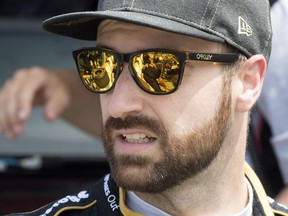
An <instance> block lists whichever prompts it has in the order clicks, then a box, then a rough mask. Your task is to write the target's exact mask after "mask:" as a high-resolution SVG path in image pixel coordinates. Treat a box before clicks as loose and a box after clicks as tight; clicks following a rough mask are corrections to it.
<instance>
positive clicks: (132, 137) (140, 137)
mask: <svg viewBox="0 0 288 216" xmlns="http://www.w3.org/2000/svg"><path fill="white" fill-rule="evenodd" d="M123 138H124V139H125V140H126V141H127V142H129V143H145V142H149V140H150V138H149V137H148V136H147V135H146V134H128V135H126V134H123Z"/></svg>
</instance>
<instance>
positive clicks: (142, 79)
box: [132, 52, 180, 94]
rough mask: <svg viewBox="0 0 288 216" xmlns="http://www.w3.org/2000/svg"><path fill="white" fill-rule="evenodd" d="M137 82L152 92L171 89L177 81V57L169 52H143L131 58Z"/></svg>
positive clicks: (169, 90)
mask: <svg viewBox="0 0 288 216" xmlns="http://www.w3.org/2000/svg"><path fill="white" fill-rule="evenodd" d="M132 61H133V62H132V64H133V68H134V71H135V72H136V76H137V79H138V81H139V84H140V85H141V86H142V87H143V88H145V89H146V90H147V91H149V92H152V93H157V94H161V93H163V94H164V93H167V92H171V91H173V90H174V89H175V88H176V86H177V84H178V81H179V74H180V69H179V59H178V58H177V56H175V55H174V54H171V53H164V52H145V53H141V54H139V55H136V56H134V58H133V60H132Z"/></svg>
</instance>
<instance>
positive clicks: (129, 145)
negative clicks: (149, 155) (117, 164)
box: [115, 131, 157, 154]
mask: <svg viewBox="0 0 288 216" xmlns="http://www.w3.org/2000/svg"><path fill="white" fill-rule="evenodd" d="M156 140H157V139H156V137H154V136H153V135H148V133H145V132H136V131H121V132H120V131H117V135H116V139H115V150H116V151H118V152H121V153H128V154H140V153H144V152H146V151H148V150H149V149H150V148H151V147H152V146H154V145H153V144H155V141H156Z"/></svg>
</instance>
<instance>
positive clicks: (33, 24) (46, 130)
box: [0, 0, 108, 215]
mask: <svg viewBox="0 0 288 216" xmlns="http://www.w3.org/2000/svg"><path fill="white" fill-rule="evenodd" d="M96 7H97V1H93V0H85V1H84V0H57V1H56V0H49V1H46V0H25V1H23V0H2V1H1V7H0V86H2V85H3V83H4V82H5V80H7V79H8V78H10V77H11V76H12V74H13V73H14V72H15V70H16V69H18V68H27V67H31V66H34V65H39V66H43V67H49V68H71V69H75V66H74V62H73V59H72V54H71V51H72V50H74V49H78V48H81V47H85V46H93V45H94V43H95V42H87V41H80V40H75V39H71V38H67V37H61V36H57V35H53V34H51V33H47V32H45V31H44V30H42V28H41V23H42V22H43V20H45V19H46V18H48V17H51V16H54V15H57V14H62V13H66V12H73V11H81V10H95V9H96ZM106 172H108V165H107V163H106V160H105V156H104V151H103V148H102V144H101V141H100V140H95V138H92V137H90V136H88V135H87V134H85V133H83V132H82V131H79V130H78V129H76V128H74V127H73V126H71V125H70V124H68V123H66V122H65V121H62V120H57V121H56V122H53V123H47V122H46V121H45V120H44V118H43V114H42V109H41V108H40V107H39V108H35V109H34V110H33V113H32V118H31V119H29V121H28V124H27V130H26V133H25V134H24V135H23V136H21V137H20V138H19V139H17V140H16V141H9V140H7V139H6V138H5V137H4V136H1V135H0V215H3V214H6V213H12V212H23V211H29V210H33V209H36V208H38V207H40V206H42V205H43V204H46V203H48V202H51V201H54V200H55V199H58V198H61V197H62V196H66V195H67V194H71V192H72V193H73V192H77V191H78V190H79V189H80V188H82V187H84V186H85V185H86V184H89V183H91V182H94V181H95V180H97V179H98V178H99V177H101V176H102V175H103V174H104V173H106Z"/></svg>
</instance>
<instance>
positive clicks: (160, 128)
mask: <svg viewBox="0 0 288 216" xmlns="http://www.w3.org/2000/svg"><path fill="white" fill-rule="evenodd" d="M129 128H145V129H148V130H150V131H152V132H154V133H155V134H162V135H167V130H166V129H165V126H164V125H163V123H162V122H160V121H158V120H155V119H153V118H151V117H147V116H143V115H136V116H134V115H129V116H126V117H125V118H113V117H109V118H108V119H107V121H106V122H105V123H104V126H103V133H104V134H105V133H107V132H108V131H111V130H120V129H129Z"/></svg>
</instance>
